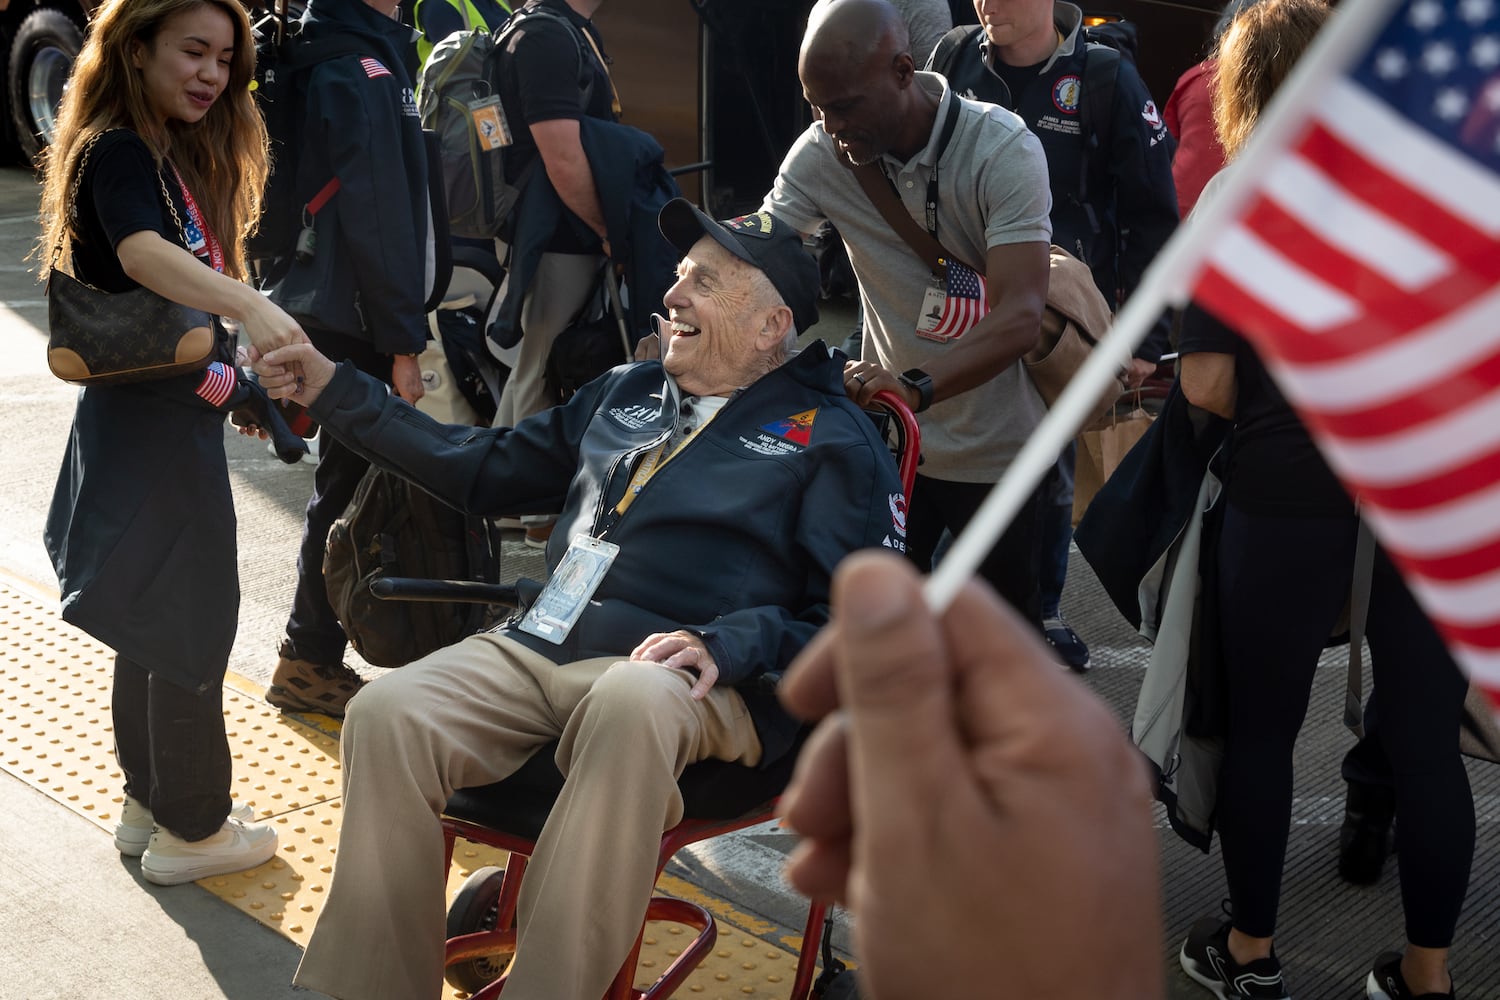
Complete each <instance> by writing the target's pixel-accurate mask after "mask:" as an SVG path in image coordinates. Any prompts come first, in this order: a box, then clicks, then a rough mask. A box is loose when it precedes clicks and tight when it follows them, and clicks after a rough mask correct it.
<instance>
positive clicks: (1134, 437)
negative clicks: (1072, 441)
mask: <svg viewBox="0 0 1500 1000" xmlns="http://www.w3.org/2000/svg"><path fill="white" fill-rule="evenodd" d="M1122 410H1124V411H1125V412H1123V413H1121V411H1122ZM1154 419H1156V418H1155V417H1153V416H1152V415H1151V414H1150V413H1147V412H1146V410H1145V409H1143V408H1142V406H1141V397H1140V394H1139V393H1131V394H1128V395H1124V396H1121V397H1120V401H1119V402H1118V403H1117V404H1116V405H1115V406H1113V407H1112V408H1111V409H1110V411H1109V412H1108V413H1106V414H1105V415H1104V416H1102V417H1100V418H1099V419H1098V420H1096V421H1095V422H1094V423H1093V424H1090V425H1089V426H1088V427H1086V428H1084V429H1083V430H1082V431H1080V432H1079V434H1078V461H1077V463H1076V464H1075V465H1074V473H1073V526H1074V527H1075V528H1076V527H1077V526H1078V522H1079V520H1080V519H1081V518H1082V517H1083V512H1084V511H1085V510H1087V509H1088V506H1089V503H1090V502H1091V501H1092V500H1093V499H1094V494H1095V493H1098V492H1099V488H1100V487H1101V486H1103V485H1104V482H1105V480H1107V479H1108V478H1109V477H1110V476H1111V475H1113V474H1114V471H1115V469H1117V468H1119V465H1120V460H1121V459H1123V458H1124V457H1125V453H1126V452H1128V451H1129V450H1130V449H1131V448H1133V447H1135V443H1136V442H1137V441H1139V440H1140V439H1141V438H1142V437H1143V436H1144V435H1145V433H1146V428H1148V427H1150V426H1151V421H1152V420H1154Z"/></svg>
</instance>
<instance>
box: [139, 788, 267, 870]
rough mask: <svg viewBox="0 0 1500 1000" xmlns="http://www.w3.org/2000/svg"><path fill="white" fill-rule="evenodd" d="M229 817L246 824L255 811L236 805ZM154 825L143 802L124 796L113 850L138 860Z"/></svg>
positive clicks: (246, 804) (246, 805) (243, 803)
mask: <svg viewBox="0 0 1500 1000" xmlns="http://www.w3.org/2000/svg"><path fill="white" fill-rule="evenodd" d="M229 815H230V816H231V817H232V818H234V819H237V820H242V821H244V822H246V823H248V822H250V821H251V820H253V819H254V818H255V810H254V809H251V808H250V804H249V803H248V802H240V803H237V804H236V805H235V806H234V808H233V809H230V810H229ZM155 825H156V820H155V818H154V817H152V815H151V810H150V809H147V808H146V806H145V804H144V803H143V802H140V801H139V800H137V799H134V798H132V797H131V796H129V795H127V796H125V805H124V806H122V807H121V809H120V822H118V823H116V824H115V850H117V851H119V852H120V853H121V854H123V855H125V856H126V857H127V858H138V857H140V856H141V855H142V854H145V853H146V846H147V845H148V844H150V843H151V829H152V827H154V826H155Z"/></svg>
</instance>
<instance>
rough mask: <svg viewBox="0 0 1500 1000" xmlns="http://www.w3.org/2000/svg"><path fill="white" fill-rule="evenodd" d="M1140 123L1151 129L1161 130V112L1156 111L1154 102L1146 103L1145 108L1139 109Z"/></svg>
mask: <svg viewBox="0 0 1500 1000" xmlns="http://www.w3.org/2000/svg"><path fill="white" fill-rule="evenodd" d="M1141 121H1143V122H1145V123H1146V124H1147V125H1150V126H1151V127H1152V128H1161V112H1160V111H1157V110H1156V102H1155V101H1147V102H1146V106H1145V107H1144V108H1141Z"/></svg>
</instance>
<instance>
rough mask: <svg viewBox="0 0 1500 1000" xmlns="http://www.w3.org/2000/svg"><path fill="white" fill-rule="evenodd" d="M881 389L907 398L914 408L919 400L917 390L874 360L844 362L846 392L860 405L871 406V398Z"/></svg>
mask: <svg viewBox="0 0 1500 1000" xmlns="http://www.w3.org/2000/svg"><path fill="white" fill-rule="evenodd" d="M881 389H888V390H890V391H891V392H894V393H895V394H896V395H898V396H900V397H901V398H902V399H904V400H906V402H907V405H909V406H910V407H911V408H912V409H913V410H915V409H916V407H917V403H918V402H919V400H918V399H917V397H916V396H915V395H914V392H915V390H912V389H910V388H908V387H907V385H906V384H905V383H904V382H902V381H901V380H900V379H898V378H896V376H895V375H892V374H891V373H890V372H888V371H886V370H885V369H884V368H882V367H880V366H879V365H877V364H876V363H875V362H873V361H846V362H845V363H844V392H845V393H847V394H848V396H849V398H850V399H852V400H854V401H855V402H856V403H858V404H859V405H860V406H869V405H870V400H871V399H872V398H874V396H875V394H876V393H877V392H879V391H880V390H881Z"/></svg>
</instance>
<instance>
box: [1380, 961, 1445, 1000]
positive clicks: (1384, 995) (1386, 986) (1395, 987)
mask: <svg viewBox="0 0 1500 1000" xmlns="http://www.w3.org/2000/svg"><path fill="white" fill-rule="evenodd" d="M1365 996H1367V997H1369V998H1370V1000H1455V998H1456V997H1457V996H1458V994H1457V993H1456V992H1454V990H1453V986H1452V984H1451V983H1450V984H1449V987H1448V992H1447V993H1413V992H1412V990H1411V987H1409V986H1407V985H1406V980H1405V979H1404V978H1402V975H1401V953H1400V952H1399V951H1387V952H1384V953H1382V954H1381V956H1380V957H1379V958H1377V959H1376V960H1375V967H1374V968H1373V969H1371V970H1370V974H1369V976H1367V977H1366V978H1365Z"/></svg>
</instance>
